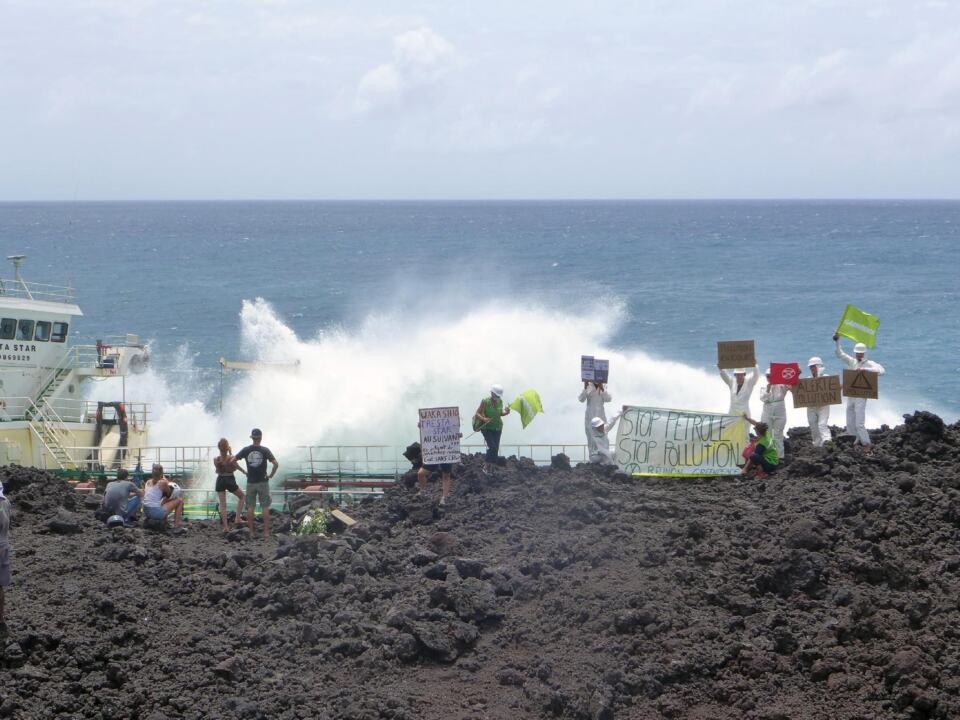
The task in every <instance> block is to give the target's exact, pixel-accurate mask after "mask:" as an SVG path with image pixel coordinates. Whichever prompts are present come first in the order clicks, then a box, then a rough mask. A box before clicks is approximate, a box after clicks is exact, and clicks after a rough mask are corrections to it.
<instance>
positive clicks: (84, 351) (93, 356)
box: [38, 345, 100, 397]
mask: <svg viewBox="0 0 960 720" xmlns="http://www.w3.org/2000/svg"><path fill="white" fill-rule="evenodd" d="M99 362H100V354H99V353H98V352H97V346H96V345H71V346H70V349H69V350H67V352H65V353H64V354H63V357H61V358H60V362H59V363H57V364H56V365H55V366H53V367H52V368H50V372H48V373H47V374H46V376H44V378H43V380H41V381H40V385H39V387H40V392H39V394H38V397H39V396H40V395H43V393H45V392H46V391H47V388H49V387H50V385H51V384H53V383H54V382H55V381H56V379H57V378H58V377H59V376H60V374H61V373H62V372H64V371H65V370H74V369H76V368H94V367H97V366H98V364H99Z"/></svg>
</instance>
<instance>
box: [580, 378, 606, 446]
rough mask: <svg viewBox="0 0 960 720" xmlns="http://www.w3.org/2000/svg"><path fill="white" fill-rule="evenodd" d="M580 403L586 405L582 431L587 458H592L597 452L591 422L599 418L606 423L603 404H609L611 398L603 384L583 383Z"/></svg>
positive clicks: (595, 437) (594, 432) (595, 438)
mask: <svg viewBox="0 0 960 720" xmlns="http://www.w3.org/2000/svg"><path fill="white" fill-rule="evenodd" d="M578 399H579V400H580V402H582V403H586V404H587V407H586V408H585V410H584V415H583V429H584V432H585V433H586V434H587V457H592V456H593V455H594V454H596V452H597V448H598V446H597V433H596V431H595V430H594V429H593V425H592V421H593V419H594V418H600V419H601V420H603V422H606V421H607V411H606V410H605V409H604V407H603V405H604V403H608V402H610V401H611V400H612V399H613V397H612V396H611V395H610V393H609V392H607V389H606V388H605V387H604V385H603V383H595V382H584V383H583V392H581V393H580V397H579V398H578Z"/></svg>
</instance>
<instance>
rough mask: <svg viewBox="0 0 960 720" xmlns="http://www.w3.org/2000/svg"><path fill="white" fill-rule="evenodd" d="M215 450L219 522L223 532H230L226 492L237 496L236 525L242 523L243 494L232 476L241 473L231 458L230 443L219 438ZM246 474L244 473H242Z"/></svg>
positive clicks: (240, 469) (214, 462) (241, 470)
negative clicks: (216, 453)
mask: <svg viewBox="0 0 960 720" xmlns="http://www.w3.org/2000/svg"><path fill="white" fill-rule="evenodd" d="M217 449H218V450H219V451H220V455H218V456H217V457H215V458H214V459H213V466H214V467H215V468H216V469H217V486H216V490H217V499H218V500H219V502H220V521H221V522H222V523H223V531H224V532H228V531H229V530H230V522H229V521H228V520H227V516H228V515H229V513H228V512H227V492H228V491H229V492H231V493H233V494H234V495H236V496H237V524H238V525H239V524H240V523H242V522H243V502H244V497H245V496H244V494H243V490H241V489H240V486H239V485H237V479H236V478H235V477H234V476H233V474H234V473H235V472H237V471H240V472H243V468H241V467H240V466H239V465H238V464H237V461H236V459H235V458H234V457H233V451H232V450H231V449H230V443H229V442H227V439H226V438H220V442H218V443H217ZM244 474H246V473H244Z"/></svg>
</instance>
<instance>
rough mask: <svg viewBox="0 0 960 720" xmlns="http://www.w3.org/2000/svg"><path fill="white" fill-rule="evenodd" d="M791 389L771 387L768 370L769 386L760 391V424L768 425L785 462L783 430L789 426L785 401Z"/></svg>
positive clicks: (783, 386)
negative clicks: (761, 404)
mask: <svg viewBox="0 0 960 720" xmlns="http://www.w3.org/2000/svg"><path fill="white" fill-rule="evenodd" d="M787 392H789V388H788V387H787V386H786V385H771V384H770V370H767V385H766V387H764V388H763V390H761V391H760V401H761V402H762V403H763V414H762V415H760V422H762V423H766V424H767V426H768V427H769V428H770V434H771V435H772V436H773V442H774V444H775V445H776V446H777V457H779V458H780V459H781V460H783V429H784V428H785V427H786V426H787V405H786V403H785V402H784V401H783V399H784V398H785V397H786V396H787Z"/></svg>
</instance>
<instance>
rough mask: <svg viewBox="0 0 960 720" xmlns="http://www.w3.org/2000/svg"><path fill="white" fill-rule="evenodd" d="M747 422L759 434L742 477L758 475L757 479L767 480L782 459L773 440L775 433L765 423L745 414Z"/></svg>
mask: <svg viewBox="0 0 960 720" xmlns="http://www.w3.org/2000/svg"><path fill="white" fill-rule="evenodd" d="M744 417H745V418H746V419H747V422H748V423H750V424H751V425H753V427H754V429H755V430H756V433H757V440H756V444H755V445H754V447H753V454H752V455H751V456H750V459H749V460H747V463H746V464H745V465H744V466H743V470H742V471H741V474H742V475H750V473H751V472H755V473H756V477H758V478H765V477H766V476H767V475H770V474H772V473H775V472H776V471H777V466H778V465H779V464H780V457H779V456H778V455H777V444H776V442H775V441H774V439H773V433H771V432H770V427H769V426H768V425H767V424H766V423H765V422H757V421H756V420H754V419H753V418H751V417H749V416H747V415H746V413H744Z"/></svg>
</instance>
